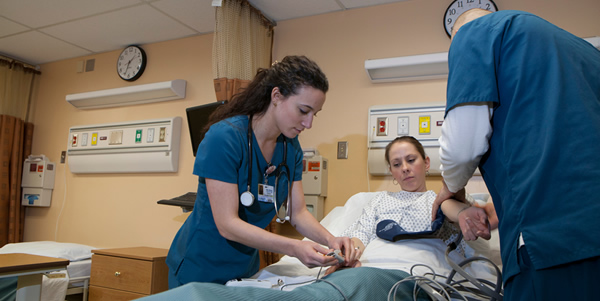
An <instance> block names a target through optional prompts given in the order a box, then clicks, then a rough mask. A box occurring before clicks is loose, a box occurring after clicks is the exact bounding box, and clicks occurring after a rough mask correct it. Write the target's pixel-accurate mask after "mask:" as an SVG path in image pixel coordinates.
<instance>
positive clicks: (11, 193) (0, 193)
mask: <svg viewBox="0 0 600 301" xmlns="http://www.w3.org/2000/svg"><path fill="white" fill-rule="evenodd" d="M32 137H33V124H32V123H27V122H25V121H23V120H21V119H18V118H16V117H13V116H8V115H0V246H3V245H5V244H7V243H15V242H21V241H23V229H24V227H23V226H24V221H25V208H24V207H23V206H21V176H22V171H23V162H24V160H25V158H26V157H28V156H29V155H30V154H31V141H32Z"/></svg>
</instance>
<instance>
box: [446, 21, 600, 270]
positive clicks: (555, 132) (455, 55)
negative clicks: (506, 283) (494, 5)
mask: <svg viewBox="0 0 600 301" xmlns="http://www.w3.org/2000/svg"><path fill="white" fill-rule="evenodd" d="M448 60H449V61H448V63H449V70H450V74H449V78H448V87H447V106H446V112H448V111H449V110H452V109H453V108H454V107H455V106H456V105H458V104H464V103H473V102H493V103H494V113H493V117H492V120H491V122H492V130H493V133H492V136H491V138H490V140H489V146H490V147H489V150H488V152H487V153H486V154H485V155H484V156H483V158H482V160H481V161H480V165H479V168H480V170H481V173H482V175H483V178H484V180H485V182H486V185H487V187H488V189H489V191H490V194H491V195H492V198H493V201H494V205H495V207H496V211H497V214H498V217H499V219H500V224H499V233H500V242H501V252H502V262H503V268H504V272H503V275H504V279H505V280H506V279H508V278H510V277H511V276H512V275H515V274H517V273H519V267H518V263H517V257H516V255H517V248H518V238H519V233H522V235H523V239H524V241H525V245H527V250H528V252H529V254H530V256H531V260H532V263H533V265H534V267H535V268H536V269H542V268H547V267H552V266H557V265H560V264H564V263H569V262H573V261H577V260H580V259H585V258H590V257H595V256H599V255H600V239H599V238H600V228H599V227H598V226H597V223H596V222H597V220H598V213H599V212H600V196H599V195H600V194H598V192H599V191H600V180H599V179H600V160H599V159H598V158H599V156H600V71H599V70H600V51H598V50H597V49H595V48H594V47H593V46H592V45H591V44H589V43H588V42H586V41H584V40H582V39H580V38H578V37H576V36H574V35H572V34H570V33H568V32H566V31H564V30H562V29H560V28H558V27H556V26H554V25H552V24H550V23H548V22H547V21H545V20H543V19H541V18H539V17H537V16H534V15H532V14H529V13H526V12H520V11H499V12H496V13H492V14H489V15H486V16H484V17H481V18H478V19H476V20H474V21H471V22H469V23H467V24H465V25H464V26H463V27H461V28H460V30H459V31H458V32H457V34H456V36H455V37H454V39H453V41H452V45H451V46H450V51H449V58H448Z"/></svg>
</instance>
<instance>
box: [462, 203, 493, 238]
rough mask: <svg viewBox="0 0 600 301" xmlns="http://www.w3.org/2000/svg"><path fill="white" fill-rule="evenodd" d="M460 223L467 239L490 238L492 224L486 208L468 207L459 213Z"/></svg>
mask: <svg viewBox="0 0 600 301" xmlns="http://www.w3.org/2000/svg"><path fill="white" fill-rule="evenodd" d="M458 223H459V225H460V230H461V231H462V233H463V238H464V239H465V240H476V239H477V238H478V237H481V238H483V239H486V240H487V239H490V237H492V236H491V234H490V224H489V222H488V218H487V214H486V213H485V210H483V209H482V208H479V207H475V206H472V207H467V208H466V209H463V210H462V211H460V212H459V213H458Z"/></svg>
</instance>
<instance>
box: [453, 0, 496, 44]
mask: <svg viewBox="0 0 600 301" xmlns="http://www.w3.org/2000/svg"><path fill="white" fill-rule="evenodd" d="M473 8H481V9H486V10H489V11H491V12H495V11H498V7H497V6H496V3H494V1H492V0H454V1H452V3H450V6H448V8H447V9H446V13H445V14H444V29H445V30H446V34H447V35H448V37H450V35H451V33H452V27H454V22H455V21H456V18H458V16H460V15H462V13H464V12H466V11H468V10H469V9H473Z"/></svg>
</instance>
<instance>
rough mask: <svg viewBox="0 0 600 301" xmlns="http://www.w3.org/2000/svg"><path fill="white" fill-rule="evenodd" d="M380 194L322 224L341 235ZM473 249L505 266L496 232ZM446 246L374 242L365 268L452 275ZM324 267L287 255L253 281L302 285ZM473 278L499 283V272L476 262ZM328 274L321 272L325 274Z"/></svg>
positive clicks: (365, 196) (351, 203)
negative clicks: (422, 265)
mask: <svg viewBox="0 0 600 301" xmlns="http://www.w3.org/2000/svg"><path fill="white" fill-rule="evenodd" d="M376 193H377V192H363V193H358V194H355V195H353V196H352V197H351V198H350V199H348V201H347V202H346V204H345V205H344V206H341V207H336V208H334V209H333V210H332V211H331V212H330V213H329V214H327V216H326V217H325V218H324V219H323V220H322V221H321V224H322V225H323V226H325V228H327V229H328V230H329V231H330V232H331V233H332V234H333V235H335V236H339V235H341V234H342V232H343V231H344V230H345V229H346V228H347V227H349V226H350V225H351V224H352V223H353V222H354V221H355V220H356V219H357V218H358V217H359V216H360V215H361V213H362V208H363V207H364V206H365V205H366V204H367V203H368V201H369V200H371V198H373V197H374V196H375V194H376ZM469 246H471V249H470V250H469V251H468V252H467V254H468V256H474V255H476V256H483V257H486V258H489V259H490V260H492V261H494V263H495V264H496V265H498V266H500V265H501V262H500V258H499V243H498V234H497V232H496V231H493V233H492V239H491V240H490V241H486V240H483V239H478V240H477V241H475V242H474V243H469ZM445 250H446V245H445V244H444V243H443V242H442V241H441V240H440V239H416V240H402V241H398V242H389V241H386V240H382V239H379V238H377V239H375V240H374V241H372V242H371V243H370V244H369V245H368V246H367V248H366V249H365V250H364V253H363V255H362V257H361V263H362V266H367V267H376V268H383V269H400V270H403V271H405V272H407V273H410V270H411V267H413V266H414V265H415V264H426V265H428V266H429V267H431V268H432V269H433V270H434V271H435V273H437V274H442V275H448V274H449V273H450V272H451V268H450V266H449V264H448V263H447V262H446V260H445V256H444V255H445ZM450 258H451V259H453V260H454V261H455V262H457V263H458V262H460V261H462V260H464V258H462V257H461V256H460V255H458V254H456V252H452V253H450ZM319 270H320V268H313V269H309V268H307V267H306V266H304V265H303V264H302V263H301V262H300V261H299V260H298V259H296V258H294V257H290V256H283V257H282V258H281V259H280V261H278V262H277V263H275V264H273V265H270V266H268V267H266V268H264V269H262V270H261V271H259V272H258V273H257V274H256V275H254V276H253V277H252V278H257V279H261V280H268V281H270V282H271V283H272V284H274V285H276V284H277V283H278V282H279V283H281V281H283V282H284V283H288V284H290V283H299V282H301V281H306V280H311V279H315V278H316V277H317V275H318V273H319ZM466 270H467V271H468V272H469V273H471V274H472V275H474V276H476V277H478V278H482V279H487V280H489V281H492V282H493V283H495V282H496V272H495V269H493V267H492V266H490V265H489V264H485V263H474V264H471V266H469V267H468V268H467V269H466ZM429 272H430V271H429V270H427V269H425V268H421V267H419V268H416V269H415V270H414V271H413V273H414V274H416V275H423V274H425V273H429ZM322 273H324V269H323V271H321V274H322Z"/></svg>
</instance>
